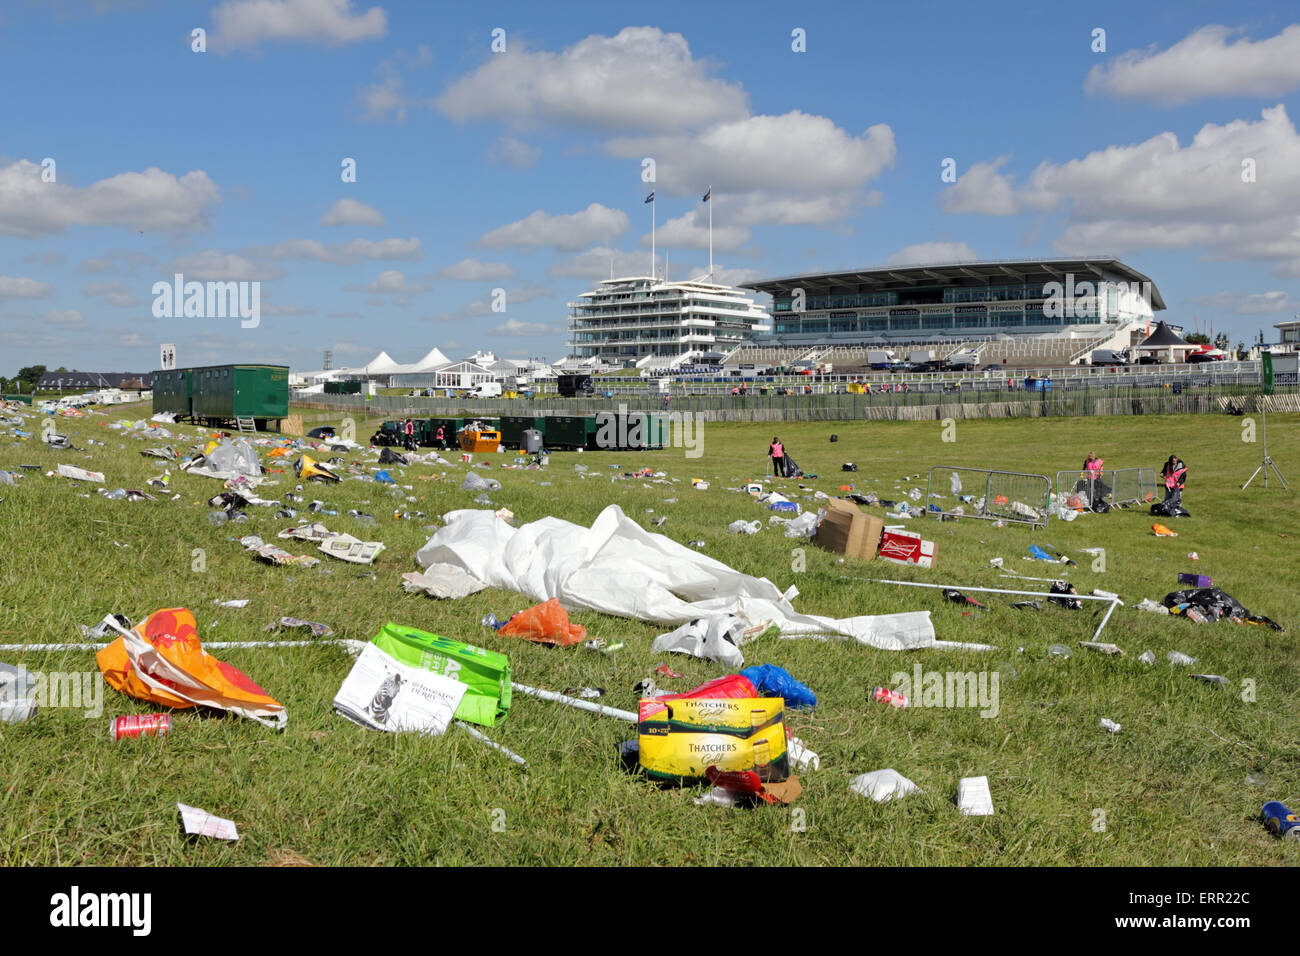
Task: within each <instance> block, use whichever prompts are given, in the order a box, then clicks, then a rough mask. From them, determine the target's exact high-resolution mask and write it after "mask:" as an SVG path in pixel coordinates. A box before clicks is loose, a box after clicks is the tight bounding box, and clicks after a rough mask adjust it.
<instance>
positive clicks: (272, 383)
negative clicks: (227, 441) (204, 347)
mask: <svg viewBox="0 0 1300 956" xmlns="http://www.w3.org/2000/svg"><path fill="white" fill-rule="evenodd" d="M193 372H194V403H193V409H194V410H193V413H192V415H193V417H194V419H195V420H196V421H202V422H204V423H205V424H208V425H221V424H224V423H226V422H233V421H235V420H236V419H239V418H252V419H254V420H255V421H256V422H257V427H258V428H259V429H260V428H265V427H266V423H267V422H268V421H270V420H272V419H275V420H277V421H278V420H280V419H283V418H287V417H288V415H289V367H288V366H287V365H209V366H205V367H202V368H195V369H193Z"/></svg>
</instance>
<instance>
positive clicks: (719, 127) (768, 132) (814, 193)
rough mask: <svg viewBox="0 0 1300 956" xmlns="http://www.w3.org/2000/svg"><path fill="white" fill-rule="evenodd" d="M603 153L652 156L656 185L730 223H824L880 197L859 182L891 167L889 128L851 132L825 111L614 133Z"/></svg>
mask: <svg viewBox="0 0 1300 956" xmlns="http://www.w3.org/2000/svg"><path fill="white" fill-rule="evenodd" d="M605 148H606V151H607V152H608V153H610V154H611V155H613V156H617V157H620V158H624V159H634V158H637V157H644V156H651V157H654V158H655V161H656V167H657V168H656V173H657V178H658V181H659V184H660V185H659V187H658V188H659V189H660V190H661V191H662V192H664V193H665V194H667V195H675V196H682V195H690V194H697V196H702V195H703V193H704V190H705V189H706V188H707V187H709V186H712V188H713V200H712V201H713V202H715V203H718V206H719V208H718V209H717V210H715V211H714V213H715V217H717V216H719V215H723V212H722V210H723V207H724V206H725V216H726V221H727V222H728V223H729V224H731V225H733V226H734V225H740V226H757V225H825V224H828V223H832V222H836V221H839V220H842V219H845V218H848V217H849V216H851V215H852V214H853V213H854V212H855V211H857V210H858V209H860V208H861V207H862V206H864V205H871V204H874V203H876V202H878V201H879V197H878V195H873V194H868V193H867V192H866V191H865V187H866V184H867V183H868V182H870V181H871V180H872V179H874V178H876V177H877V176H879V175H880V174H881V173H882V172H883V171H884V170H885V169H886V168H888V167H890V166H892V165H893V164H894V160H895V157H896V155H897V150H896V147H895V144H894V133H893V130H892V129H890V128H889V126H887V125H885V124H883V123H879V124H877V125H875V126H872V127H870V128H869V129H867V130H866V131H865V132H864V133H862V134H861V135H860V136H853V135H851V134H850V133H848V132H847V131H846V130H844V129H842V128H840V127H838V126H836V125H835V123H833V122H832V121H831V120H829V119H827V118H826V117H824V116H816V115H814V114H810V113H804V112H801V111H799V110H793V111H791V112H789V113H785V114H782V115H780V116H766V115H764V116H749V117H745V118H743V119H737V120H733V121H728V122H722V123H718V124H716V125H714V126H711V127H709V128H708V129H705V130H703V131H701V132H699V133H678V134H669V135H662V136H643V137H635V138H620V139H614V140H611V141H610V142H608V143H607V144H606V146H605Z"/></svg>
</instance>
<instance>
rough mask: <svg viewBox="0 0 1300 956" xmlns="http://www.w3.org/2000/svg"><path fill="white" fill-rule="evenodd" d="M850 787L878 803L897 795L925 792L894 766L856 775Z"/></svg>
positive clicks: (887, 800) (903, 795) (885, 801)
mask: <svg viewBox="0 0 1300 956" xmlns="http://www.w3.org/2000/svg"><path fill="white" fill-rule="evenodd" d="M849 789H850V790H852V791H853V792H854V793H858V794H861V795H862V796H864V797H870V798H871V799H872V800H875V801H876V803H888V802H889V801H890V800H892V799H894V798H895V797H905V796H907V795H908V794H909V793H924V792H925V791H924V790H922V789H921V788H920V787H918V786H917V785H916V784H914V783H913V782H912V781H910V780H908V779H907V778H906V777H904V776H903V775H902V774H901V773H899V772H898V771H897V770H895V769H894V768H893V767H890V768H889V769H888V770H873V771H871V773H864V774H862V776H860V777H854V778H853V782H852V783H850V784H849Z"/></svg>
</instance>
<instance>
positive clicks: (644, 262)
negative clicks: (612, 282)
mask: <svg viewBox="0 0 1300 956" xmlns="http://www.w3.org/2000/svg"><path fill="white" fill-rule="evenodd" d="M611 260H612V261H613V264H614V267H613V274H614V275H615V276H617V277H623V276H644V275H649V274H650V256H649V255H648V254H647V253H644V252H623V251H622V250H620V249H610V248H608V247H606V246H594V247H592V248H591V249H588V250H586V251H585V252H580V253H578V254H577V255H576V256H570V257H569V258H568V259H562V260H560V261H559V262H555V263H553V264H552V265H550V266H549V267H547V269H546V274H547V275H552V276H556V277H563V278H577V279H608V278H609V276H610V261H611ZM655 260H656V261H655V265H656V266H660V265H662V264H663V256H662V255H656V256H655Z"/></svg>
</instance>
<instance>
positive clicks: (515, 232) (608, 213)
mask: <svg viewBox="0 0 1300 956" xmlns="http://www.w3.org/2000/svg"><path fill="white" fill-rule="evenodd" d="M627 227H628V218H627V213H625V212H623V210H621V209H610V208H609V207H608V206H602V205H601V204H600V203H597V202H594V203H592V204H591V205H590V206H588V207H587V208H586V209H584V210H582V211H581V212H574V213H568V214H566V215H560V216H552V215H550V214H548V213H545V212H543V211H542V210H540V209H538V210H537V211H536V212H534V213H532V214H531V215H529V216H527V217H526V218H524V219H520V220H518V221H517V222H512V223H508V224H506V225H504V226H501V227H500V228H497V229H493V230H492V231H491V232H489V233H487V234H486V235H484V236H483V237H482V238H480V239H479V241H478V244H479V245H481V246H486V247H487V248H489V249H504V248H506V247H507V246H517V247H519V248H530V247H535V246H554V247H555V248H556V249H559V250H561V251H563V252H572V251H574V250H575V249H581V248H582V247H583V246H585V245H587V244H588V243H592V242H611V241H613V240H614V239H617V238H618V237H619V236H621V235H622V234H623V233H625V232H626V231H627Z"/></svg>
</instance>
